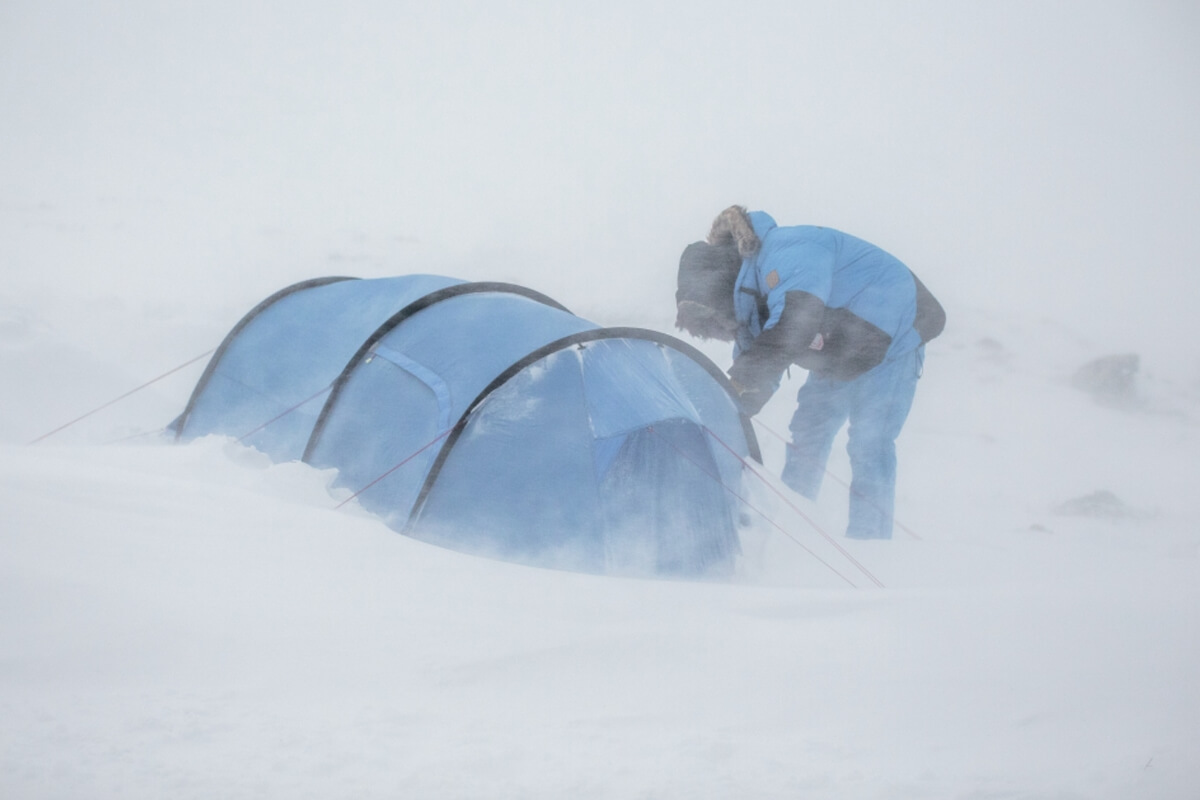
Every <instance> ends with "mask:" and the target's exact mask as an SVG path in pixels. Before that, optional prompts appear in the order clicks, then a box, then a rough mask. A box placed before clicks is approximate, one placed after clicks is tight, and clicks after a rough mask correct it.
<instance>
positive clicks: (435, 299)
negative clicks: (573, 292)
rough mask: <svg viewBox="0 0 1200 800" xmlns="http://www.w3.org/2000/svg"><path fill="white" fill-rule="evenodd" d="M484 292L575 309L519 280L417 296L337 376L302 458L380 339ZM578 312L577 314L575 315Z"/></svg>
mask: <svg viewBox="0 0 1200 800" xmlns="http://www.w3.org/2000/svg"><path fill="white" fill-rule="evenodd" d="M481 292H502V293H505V294H515V295H520V296H522V297H527V298H529V299H530V300H536V301H537V302H539V303H542V304H543V305H547V306H550V307H552V308H557V309H558V310H559V311H564V312H566V313H568V314H570V313H571V311H570V310H568V309H567V308H566V307H565V306H563V305H562V304H561V303H559V302H558V301H557V300H554V299H552V298H550V297H547V296H546V295H544V294H542V293H541V292H538V291H534V290H533V289H528V288H526V287H524V286H519V285H517V284H515V283H502V282H496V281H479V282H476V283H458V284H455V285H453V286H447V287H446V288H445V289H439V290H437V291H436V292H430V293H429V294H427V295H425V296H424V297H422V298H420V299H418V300H414V301H413V302H411V303H409V304H408V305H406V306H405V307H404V308H402V309H400V310H399V311H397V312H396V313H395V314H393V315H392V316H390V317H388V319H387V320H386V321H385V322H384V323H383V324H382V325H380V326H379V327H378V328H376V329H375V332H374V333H372V334H371V335H370V336H368V337H367V339H366V341H364V342H363V343H362V345H361V346H360V347H359V348H358V350H357V351H355V353H354V355H353V356H352V357H351V358H350V360H349V361H347V362H346V366H345V367H344V368H343V369H342V371H341V373H339V374H338V376H337V378H336V379H334V381H333V385H332V388H331V389H330V391H329V397H328V398H326V400H325V405H324V406H322V407H321V413H320V415H318V417H317V422H316V424H315V425H313V429H312V433H311V434H310V435H309V437H308V444H307V445H306V446H305V448H304V455H303V456H302V457H301V459H300V460H301V461H303V462H305V463H308V462H309V459H310V458H311V457H312V454H313V451H314V450H316V447H317V442H318V441H320V439H321V435H322V433H324V431H325V424H326V422H327V421H328V419H329V414H330V412H331V411H332V410H333V408H334V406H335V405H337V401H338V399H339V397H340V396H341V393H342V389H343V387H345V385H346V381H347V380H348V379H349V377H350V373H352V372H353V371H354V368H355V367H356V366H358V363H359V362H360V361H362V359H363V358H365V357H366V356H367V354H368V353H370V352H371V349H372V348H374V347H375V345H376V344H377V343H378V342H379V340H380V339H382V338H383V337H385V336H387V335H388V334H389V333H391V332H392V331H393V330H395V329H396V328H397V327H398V326H399V325H400V324H401V323H402V322H404V321H405V320H406V319H408V318H409V317H411V316H413V315H414V314H416V313H418V312H420V311H423V310H425V309H426V308H429V307H430V306H432V305H435V304H437V303H440V302H442V301H443V300H449V299H450V298H452V297H459V296H460V295H466V294H479V293H481ZM572 316H574V315H572Z"/></svg>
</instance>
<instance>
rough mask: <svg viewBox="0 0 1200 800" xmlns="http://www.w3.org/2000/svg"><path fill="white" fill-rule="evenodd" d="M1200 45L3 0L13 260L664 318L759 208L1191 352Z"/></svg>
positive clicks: (208, 295) (1109, 343) (1161, 7)
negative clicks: (334, 282) (705, 242)
mask: <svg viewBox="0 0 1200 800" xmlns="http://www.w3.org/2000/svg"><path fill="white" fill-rule="evenodd" d="M1198 33H1200V12H1197V10H1196V7H1195V6H1194V5H1192V4H1190V3H1147V2H1130V3H1112V2H1104V3H1097V2H1079V3H1061V2H1052V3H1047V2H1003V3H1001V2H995V3H959V2H914V3H903V4H898V3H891V2H880V3H861V2H860V3H839V4H836V7H834V5H833V4H826V3H803V2H794V1H791V2H761V3H742V4H737V5H736V7H734V6H729V7H726V6H724V5H719V4H715V3H682V2H674V3H649V4H646V3H632V2H623V1H622V2H613V3H606V4H602V5H600V6H598V7H584V8H580V7H575V6H574V5H571V6H570V7H569V8H568V7H567V5H566V4H560V3H553V2H545V3H484V2H480V3H463V2H449V3H410V2H399V3H398V2H359V3H344V4H343V3H339V4H336V6H335V5H334V4H324V3H315V2H311V3H295V2H292V3H249V4H247V3H242V2H238V3H232V2H211V3H204V4H197V5H190V6H188V7H187V8H181V7H178V6H175V5H174V4H162V3H149V2H145V3H139V2H106V3H99V2H74V3H70V2H11V1H10V2H8V3H6V4H5V5H4V6H3V7H2V8H0V106H2V107H3V108H4V109H5V111H4V114H3V115H0V141H3V143H4V146H3V152H2V154H0V212H2V213H0V218H4V217H7V219H5V220H4V224H5V232H6V234H7V235H6V238H7V239H8V240H9V242H10V244H9V245H8V246H7V247H6V248H5V249H4V250H3V251H0V258H2V259H3V267H4V269H5V272H6V273H8V274H11V275H13V276H14V277H15V278H19V279H20V280H17V281H15V282H14V284H13V285H14V286H17V287H22V286H37V285H38V284H39V283H41V282H46V281H50V282H51V283H53V284H55V285H56V286H58V287H60V288H61V287H62V286H63V285H75V286H77V287H78V290H79V291H80V293H81V294H83V295H85V296H88V295H92V296H104V295H109V294H115V295H118V296H123V297H130V296H133V297H142V296H145V297H146V298H149V299H159V298H162V297H172V296H178V293H179V290H180V289H183V290H184V291H185V293H186V295H185V296H186V297H188V298H190V299H191V300H192V301H193V302H200V301H204V300H208V301H211V302H214V303H219V302H232V303H233V304H234V305H235V306H236V307H238V308H241V309H245V308H248V307H249V305H251V304H253V302H255V301H257V299H260V298H261V297H263V296H265V295H267V294H269V293H270V292H272V291H274V290H275V289H276V288H278V287H279V286H281V285H285V284H287V283H290V282H293V281H295V280H300V279H303V278H307V277H312V276H313V275H318V274H330V273H338V274H353V275H361V276H364V277H368V276H373V275H381V274H394V273H397V272H412V271H430V272H443V273H450V274H457V275H461V276H463V277H468V278H503V279H510V280H517V281H519V282H524V283H527V284H530V285H533V286H534V287H535V288H539V289H541V290H543V291H546V292H547V293H549V294H552V295H554V296H556V297H557V298H558V299H560V300H561V301H563V302H564V303H566V304H567V305H568V306H569V307H572V308H573V309H574V310H576V311H577V312H579V313H584V314H585V315H587V316H590V317H592V318H594V319H596V320H597V321H599V322H601V323H605V324H617V323H620V322H624V321H626V319H627V317H626V315H627V314H628V312H629V310H630V309H631V308H635V309H637V310H638V311H639V312H643V315H644V310H645V309H649V308H659V307H662V309H663V310H662V315H663V318H664V319H666V318H669V316H670V309H669V306H670V303H671V291H672V289H673V286H672V283H673V280H674V272H675V266H676V262H677V258H678V254H679V252H680V251H681V250H682V248H683V246H684V245H685V244H686V243H687V242H688V241H692V240H694V239H697V238H700V237H702V236H703V234H704V233H705V231H706V229H707V226H708V223H709V221H710V220H711V218H712V217H713V216H714V215H715V214H716V212H717V211H719V210H720V209H721V208H723V207H724V206H726V205H729V204H731V203H735V202H736V203H743V204H747V205H749V206H751V207H753V208H763V209H765V210H767V211H769V212H771V213H772V214H774V215H775V216H776V218H777V219H778V220H779V221H780V222H781V223H783V224H788V223H814V224H826V225H830V226H834V227H840V228H843V229H845V230H848V231H850V232H852V233H855V234H857V235H860V236H863V237H865V238H868V239H871V240H873V241H875V242H877V243H878V244H880V245H882V246H884V247H885V248H887V249H890V250H892V251H893V252H895V253H896V255H898V256H900V257H901V258H902V259H904V260H905V261H906V262H908V263H909V264H910V266H912V267H913V268H914V270H916V271H917V272H918V274H920V275H921V276H922V277H923V278H924V279H925V281H926V283H927V284H929V285H930V287H931V288H932V289H933V291H934V292H935V293H936V294H938V295H939V296H940V297H941V298H942V299H943V301H944V302H945V303H946V305H947V306H948V307H949V311H950V319H951V324H953V323H954V317H955V315H956V314H960V313H971V311H970V309H971V308H973V307H974V306H976V305H978V304H988V305H991V306H993V307H999V308H1001V309H1003V308H1007V307H1012V308H1013V309H1014V310H1019V311H1020V312H1022V313H1034V314H1044V315H1046V316H1048V317H1052V318H1055V319H1060V320H1061V321H1062V322H1064V323H1065V324H1066V325H1068V326H1069V327H1071V328H1073V329H1075V330H1078V331H1080V332H1081V333H1082V334H1083V335H1085V336H1089V337H1092V338H1094V339H1095V340H1096V341H1097V343H1098V344H1097V346H1098V347H1100V348H1102V349H1103V348H1105V347H1107V348H1112V349H1143V350H1145V351H1149V352H1150V355H1151V356H1153V355H1154V353H1155V352H1156V351H1157V352H1161V353H1162V354H1164V355H1169V354H1175V353H1180V352H1182V353H1185V354H1186V355H1187V357H1188V359H1189V363H1190V364H1195V365H1200V358H1198V357H1197V356H1196V352H1197V348H1196V346H1195V345H1194V344H1193V343H1192V342H1191V341H1187V340H1188V339H1190V338H1194V334H1195V333H1196V332H1197V331H1196V329H1197V325H1196V323H1194V322H1193V321H1192V306H1193V305H1194V302H1195V298H1196V296H1197V294H1198V292H1197V287H1198V282H1197V279H1196V278H1195V277H1194V273H1195V269H1196V264H1195V256H1194V254H1195V252H1196V251H1197V248H1198V245H1200V233H1197V229H1196V226H1195V223H1194V221H1195V220H1196V219H1197V217H1198V216H1200V213H1198V212H1200V181H1198V180H1197V178H1198V177H1200V150H1198V148H1197V147H1196V145H1195V144H1194V142H1195V140H1196V135H1195V134H1196V130H1197V127H1198V125H1197V123H1198V121H1200V108H1198V104H1200V103H1198V101H1200V48H1196V47H1195V42H1196V41H1197V34H1198ZM231 298H233V299H232V300H231ZM1169 337H1170V338H1175V339H1177V340H1183V342H1182V343H1180V342H1179V341H1176V343H1174V344H1171V345H1168V344H1166V339H1167V338H1169ZM1198 369H1200V367H1198Z"/></svg>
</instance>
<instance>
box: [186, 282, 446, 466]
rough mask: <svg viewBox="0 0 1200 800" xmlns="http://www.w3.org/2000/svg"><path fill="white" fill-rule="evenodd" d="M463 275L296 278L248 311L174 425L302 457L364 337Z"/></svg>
mask: <svg viewBox="0 0 1200 800" xmlns="http://www.w3.org/2000/svg"><path fill="white" fill-rule="evenodd" d="M457 283H461V281H458V280H456V279H453V278H446V277H442V276H436V275H406V276H401V277H393V278H377V279H373V280H356V279H334V280H332V281H329V282H325V281H312V282H305V283H303V284H297V285H296V286H295V287H290V288H289V289H286V290H284V291H283V292H280V293H278V294H276V295H274V296H273V297H272V298H269V299H268V300H267V301H265V302H264V303H262V304H260V305H259V306H258V307H257V308H255V309H254V310H253V311H251V312H250V313H249V314H248V315H247V316H246V317H245V318H244V319H243V320H242V322H240V323H239V324H238V326H237V327H235V328H234V330H233V331H232V332H231V333H230V335H229V336H228V337H226V340H225V342H224V343H222V346H221V348H220V349H219V350H218V352H217V353H216V354H215V355H214V356H213V359H212V361H211V362H210V364H209V368H208V370H206V372H205V375H204V377H202V378H201V380H200V382H199V383H198V384H197V386H196V390H195V392H193V395H192V399H191V401H190V402H189V404H188V407H187V409H185V411H184V413H183V415H182V416H181V417H180V419H179V420H177V423H176V434H177V436H178V437H179V438H180V439H185V440H186V439H192V438H195V437H197V436H204V435H207V434H212V433H219V434H224V435H226V436H234V437H238V438H239V439H242V441H244V442H245V443H246V444H249V445H252V446H254V447H257V448H258V449H260V450H262V451H263V452H265V453H267V454H268V455H270V456H271V457H272V458H274V459H276V460H278V461H287V460H292V459H299V458H300V457H301V455H302V454H303V452H304V447H305V445H306V444H307V442H308V439H309V435H310V433H311V431H312V428H313V424H314V423H315V422H316V419H317V417H318V415H319V414H320V411H321V408H322V406H323V405H324V401H325V399H326V398H327V397H328V391H329V388H330V386H331V385H332V383H333V381H334V380H335V379H336V378H337V377H338V375H339V374H340V373H341V372H342V369H343V368H344V367H345V366H346V362H347V361H349V360H350V358H351V357H352V356H353V355H354V353H355V351H356V350H357V349H358V348H359V346H360V345H362V343H363V341H364V340H365V339H366V338H367V337H368V336H369V335H370V334H371V333H372V332H373V331H374V330H376V329H377V328H378V327H379V326H380V325H381V324H382V323H383V322H384V321H385V320H387V319H388V317H390V316H391V315H392V314H394V313H395V312H397V311H398V310H400V309H401V308H403V307H404V306H406V305H408V304H409V303H411V302H413V301H415V300H417V299H419V298H421V297H423V296H425V295H427V294H429V293H430V292H433V291H436V290H438V289H442V288H444V287H446V286H450V285H453V284H457Z"/></svg>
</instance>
